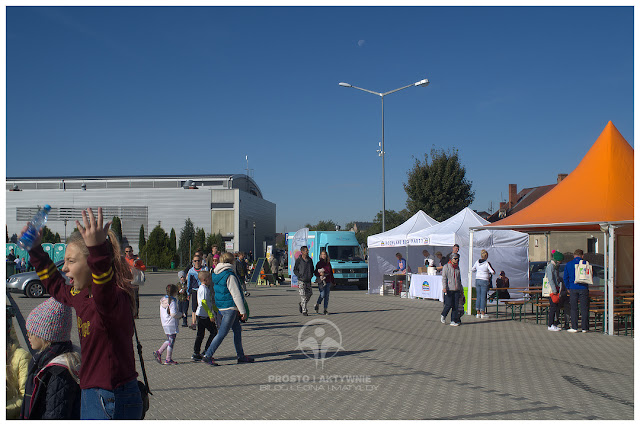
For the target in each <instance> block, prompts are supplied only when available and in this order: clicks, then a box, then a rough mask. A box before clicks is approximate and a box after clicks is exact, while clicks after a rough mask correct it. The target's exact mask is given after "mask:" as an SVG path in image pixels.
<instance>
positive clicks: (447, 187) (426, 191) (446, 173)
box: [386, 148, 475, 229]
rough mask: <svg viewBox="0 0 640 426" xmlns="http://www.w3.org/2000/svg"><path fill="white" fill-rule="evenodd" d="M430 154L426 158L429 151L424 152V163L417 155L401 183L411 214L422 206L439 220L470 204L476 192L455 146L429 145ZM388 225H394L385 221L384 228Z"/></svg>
mask: <svg viewBox="0 0 640 426" xmlns="http://www.w3.org/2000/svg"><path fill="white" fill-rule="evenodd" d="M430 156H431V161H430V162H429V155H427V154H425V155H424V163H422V162H421V161H420V160H418V159H417V158H416V159H415V164H414V165H413V167H412V168H411V170H409V171H408V172H407V176H408V179H407V183H406V184H404V190H405V192H406V193H407V197H408V199H407V208H408V210H409V213H410V214H415V213H416V212H417V211H418V210H422V211H424V212H425V213H426V214H428V215H429V216H431V217H432V218H434V219H435V220H437V221H440V222H442V221H443V220H446V219H448V218H449V217H451V216H453V215H454V214H456V213H458V212H459V211H460V210H462V209H463V208H465V207H467V206H469V205H470V204H471V203H472V202H473V199H474V196H475V194H474V191H472V190H471V182H470V181H469V180H467V178H466V169H465V167H464V166H463V165H462V164H461V163H460V157H459V155H458V150H457V149H452V150H449V151H445V150H443V149H436V148H432V149H431V154H430ZM387 221H388V219H387ZM391 228H393V226H391V224H390V223H389V222H387V227H386V229H391Z"/></svg>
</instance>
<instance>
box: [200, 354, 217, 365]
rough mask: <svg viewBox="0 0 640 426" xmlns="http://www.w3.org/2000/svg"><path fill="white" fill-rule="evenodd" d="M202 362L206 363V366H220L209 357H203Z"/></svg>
mask: <svg viewBox="0 0 640 426" xmlns="http://www.w3.org/2000/svg"><path fill="white" fill-rule="evenodd" d="M202 362H204V363H205V364H208V365H210V366H212V367H217V366H218V364H217V363H216V362H215V360H214V359H213V358H210V357H208V356H203V357H202Z"/></svg>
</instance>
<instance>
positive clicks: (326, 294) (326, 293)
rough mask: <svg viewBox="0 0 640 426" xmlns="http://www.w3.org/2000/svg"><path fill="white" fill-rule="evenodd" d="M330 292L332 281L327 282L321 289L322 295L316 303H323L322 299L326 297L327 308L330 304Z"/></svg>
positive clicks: (325, 304) (325, 308)
mask: <svg viewBox="0 0 640 426" xmlns="http://www.w3.org/2000/svg"><path fill="white" fill-rule="evenodd" d="M329 293H331V283H326V284H325V285H324V287H322V290H320V296H319V297H318V301H317V302H316V305H319V304H321V303H322V299H324V310H325V311H326V310H327V306H329Z"/></svg>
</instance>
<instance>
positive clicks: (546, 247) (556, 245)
mask: <svg viewBox="0 0 640 426" xmlns="http://www.w3.org/2000/svg"><path fill="white" fill-rule="evenodd" d="M567 176H568V175H567V174H564V173H561V174H558V178H557V182H556V183H554V184H551V185H543V186H536V187H533V188H525V189H523V190H521V191H520V192H518V186H517V185H516V184H514V183H512V184H509V200H508V201H506V202H501V203H500V208H499V209H498V211H496V212H495V213H494V214H492V215H491V216H489V218H488V219H487V220H488V221H489V222H497V221H499V220H500V219H503V218H505V217H507V216H511V215H512V214H514V213H517V212H519V211H520V210H522V209H524V208H526V207H528V206H530V205H531V204H533V203H534V202H535V201H536V200H537V199H539V198H540V197H542V196H543V195H545V194H546V193H547V192H549V191H551V190H552V189H553V188H555V187H556V185H557V184H559V183H560V182H562V180H563V179H564V178H566V177H567ZM594 196H595V195H594ZM576 249H582V250H583V251H584V253H585V258H589V259H592V260H593V263H595V264H598V265H602V263H603V262H602V259H603V253H604V241H602V234H599V233H593V232H555V231H554V232H553V233H545V232H537V233H536V232H530V233H529V260H531V261H541V260H548V259H550V258H551V250H559V251H561V252H562V253H573V252H574V250H576ZM569 260H570V259H569Z"/></svg>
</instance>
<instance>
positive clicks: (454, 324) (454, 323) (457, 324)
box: [449, 322, 460, 327]
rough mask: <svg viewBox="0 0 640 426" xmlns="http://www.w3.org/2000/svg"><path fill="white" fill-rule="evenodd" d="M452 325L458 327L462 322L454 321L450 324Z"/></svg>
mask: <svg viewBox="0 0 640 426" xmlns="http://www.w3.org/2000/svg"><path fill="white" fill-rule="evenodd" d="M449 325H450V326H452V327H458V326H459V325H460V323H458V322H452V323H451V324H449Z"/></svg>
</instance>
